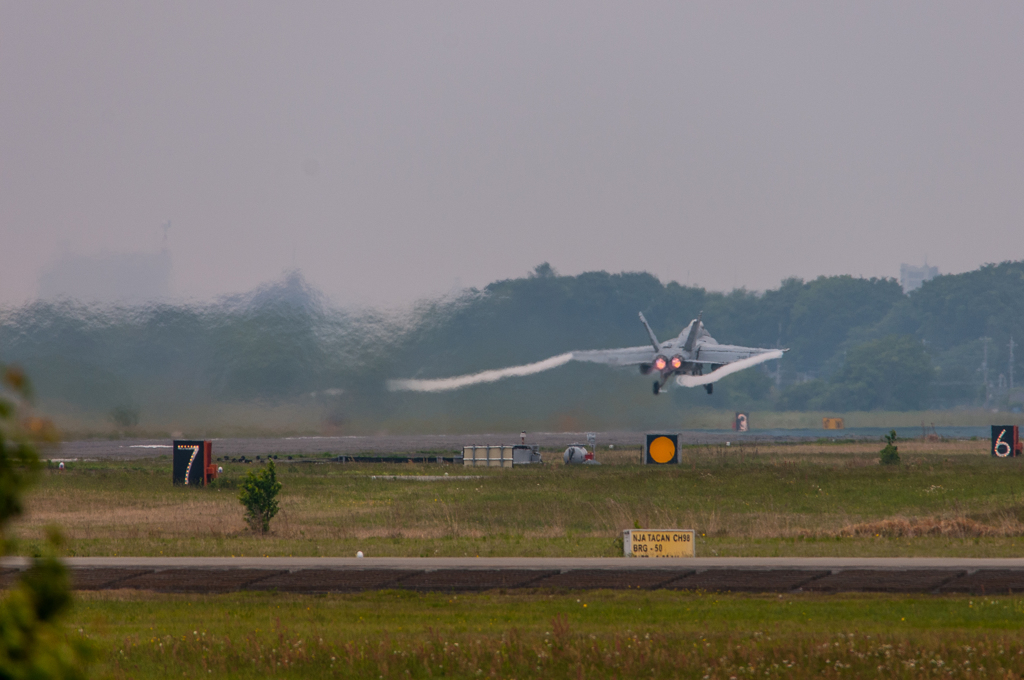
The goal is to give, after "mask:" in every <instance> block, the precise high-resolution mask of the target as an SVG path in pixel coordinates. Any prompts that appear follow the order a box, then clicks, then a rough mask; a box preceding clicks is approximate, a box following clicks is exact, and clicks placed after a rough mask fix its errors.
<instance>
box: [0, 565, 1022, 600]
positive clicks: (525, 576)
mask: <svg viewBox="0 0 1024 680" xmlns="http://www.w3.org/2000/svg"><path fill="white" fill-rule="evenodd" d="M68 564H69V566H70V567H71V574H72V581H73V583H74V586H75V588H78V589H81V590H108V589H134V590H151V591H157V592H193V593H217V592H232V591H242V590H277V591H282V592H296V593H325V592H340V593H344V592H361V591H366V590H381V589H398V590H413V591H443V592H472V591H484V590H493V589H506V590H507V589H518V588H529V589H534V588H542V589H551V590H573V589H598V588H608V589H647V590H653V589H671V590H705V591H719V592H761V593H763V592H772V593H793V592H818V593H838V592H858V591H860V592H890V593H934V594H944V593H970V594H990V595H995V594H1007V593H1020V592H1024V559H952V558H849V559H842V558H708V557H703V558H694V559H661V560H658V559H649V560H648V559H629V558H586V559H576V558H416V557H409V558H377V559H373V558H367V559H355V558H290V557H287V558H282V557H271V558H214V557H180V558H154V557H80V558H70V559H69V560H68ZM27 565H28V561H27V560H26V559H24V558H9V559H5V560H3V561H2V562H0V585H4V586H7V585H9V584H10V583H12V582H13V580H14V578H15V577H16V576H17V574H18V572H19V571H21V570H22V569H24V568H25V567H26V566H27Z"/></svg>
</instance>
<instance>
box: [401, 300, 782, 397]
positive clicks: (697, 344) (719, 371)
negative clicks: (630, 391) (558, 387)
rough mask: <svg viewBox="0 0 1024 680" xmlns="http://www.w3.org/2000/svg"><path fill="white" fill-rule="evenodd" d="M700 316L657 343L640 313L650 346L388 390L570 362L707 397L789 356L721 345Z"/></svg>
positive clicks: (427, 388) (463, 382) (435, 386)
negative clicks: (719, 384)
mask: <svg viewBox="0 0 1024 680" xmlns="http://www.w3.org/2000/svg"><path fill="white" fill-rule="evenodd" d="M702 316H703V313H701V314H700V315H698V316H697V318H696V319H694V320H693V321H691V322H690V324H689V325H688V326H687V327H686V328H684V329H683V332H682V333H680V334H679V336H678V337H676V338H673V339H672V340H669V341H667V342H664V343H661V342H658V338H657V337H656V336H655V335H654V331H652V330H651V326H650V324H648V323H647V319H645V318H644V315H643V313H642V312H641V313H640V322H641V323H643V325H644V328H645V329H647V335H648V337H650V339H651V346H650V347H647V346H642V347H622V348H619V349H592V350H582V351H576V352H567V353H565V354H560V355H558V356H555V357H551V358H550V359H545V360H544V361H538V362H537V363H533V364H527V365H525V366H512V367H510V368H501V369H495V370H490V371H483V372H481V373H474V374H473V375H462V376H456V377H454V378H435V379H426V380H424V379H405V380H389V381H388V388H389V389H391V390H409V391H413V392H444V391H447V390H455V389H459V388H462V387H468V386H470V385H479V384H481V383H488V382H494V381H496V380H502V379H504V378H512V377H517V376H525V375H532V374H534V373H540V372H541V371H547V370H549V369H552V368H556V367H558V366H562V365H563V364H567V363H569V362H570V361H587V362H590V363H595V364H608V365H610V366H637V367H639V369H640V373H641V374H642V375H651V374H656V375H657V376H658V379H657V380H655V381H654V387H653V391H654V394H656V395H657V394H660V393H661V392H662V391H663V390H664V389H665V387H666V385H668V384H669V381H670V380H671V379H672V378H673V377H674V378H675V381H676V384H678V385H681V386H683V387H697V386H698V385H703V386H704V389H705V390H707V393H708V394H711V393H712V391H713V390H714V383H715V381H717V380H720V379H722V378H724V377H725V376H727V375H730V374H732V373H735V372H737V371H742V370H743V369H745V368H750V367H751V366H755V365H757V364H760V363H763V362H765V361H770V360H772V359H781V358H782V353H783V352H785V351H787V350H784V349H764V348H760V347H740V346H738V345H722V344H719V343H718V341H717V340H715V339H714V338H713V337H711V335H710V334H709V333H708V332H707V331H706V330H704V324H703V323H702V322H701V317H702ZM705 366H710V368H711V370H710V371H709V372H708V373H707V374H705V373H704V367H705Z"/></svg>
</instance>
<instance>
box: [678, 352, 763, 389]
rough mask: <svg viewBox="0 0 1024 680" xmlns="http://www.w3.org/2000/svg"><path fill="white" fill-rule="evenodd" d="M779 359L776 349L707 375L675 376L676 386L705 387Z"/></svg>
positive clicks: (733, 363)
mask: <svg viewBox="0 0 1024 680" xmlns="http://www.w3.org/2000/svg"><path fill="white" fill-rule="evenodd" d="M781 358H782V350H781V349H776V350H772V351H771V352H765V353H764V354H756V355H754V356H752V357H749V358H747V359H740V360H739V361H734V362H732V363H731V364H726V365H725V366H722V367H721V368H719V369H717V370H714V371H711V372H710V373H708V374H707V375H677V376H676V384H678V385H682V386H683V387H697V386H698V385H707V384H708V383H713V382H715V381H716V380H721V379H722V378H724V377H725V376H727V375H732V374H733V373H736V372H737V371H742V370H743V369H744V368H750V367H751V366H756V365H758V364H763V363H764V362H766V361H771V360H772V359H781Z"/></svg>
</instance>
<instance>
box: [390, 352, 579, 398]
mask: <svg viewBox="0 0 1024 680" xmlns="http://www.w3.org/2000/svg"><path fill="white" fill-rule="evenodd" d="M570 361H572V352H567V353H565V354H559V355H558V356H557V357H551V358H550V359H545V360H544V361H538V362H536V363H533V364H526V365H525V366H511V367H509V368H499V369H496V370H493V371H481V372H480V373H474V374H472V375H459V376H455V377H454V378H437V379H434V380H415V379H409V380H389V381H388V389H389V390H391V391H392V392H395V391H400V390H405V391H410V392H446V391H448V390H457V389H459V388H460V387H467V386H469V385H479V384H480V383H489V382H495V381H497V380H502V379H503V378H517V377H520V376H524V375H533V374H534V373H540V372H541V371H547V370H550V369H552V368H558V367H559V366H562V365H564V364H567V363H569V362H570Z"/></svg>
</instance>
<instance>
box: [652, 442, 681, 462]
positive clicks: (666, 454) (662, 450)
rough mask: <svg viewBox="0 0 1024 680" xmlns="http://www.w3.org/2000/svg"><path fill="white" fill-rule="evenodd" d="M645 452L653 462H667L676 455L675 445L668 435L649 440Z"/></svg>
mask: <svg viewBox="0 0 1024 680" xmlns="http://www.w3.org/2000/svg"><path fill="white" fill-rule="evenodd" d="M647 452H648V453H650V454H651V459H652V460H653V461H654V462H655V463H669V462H671V461H672V459H673V458H675V457H676V445H675V444H673V443H672V440H671V439H669V438H668V437H658V438H657V439H655V440H654V441H653V442H651V445H650V447H648V449H647Z"/></svg>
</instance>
